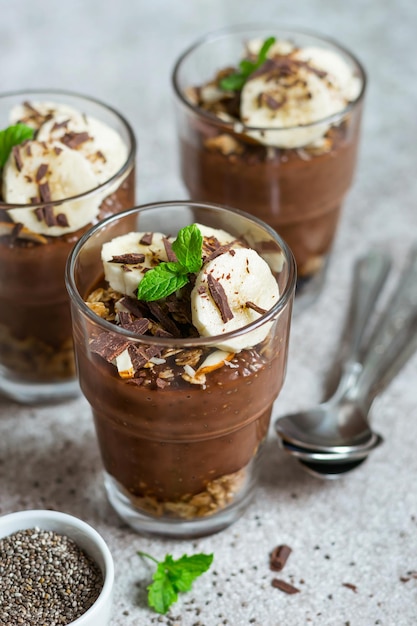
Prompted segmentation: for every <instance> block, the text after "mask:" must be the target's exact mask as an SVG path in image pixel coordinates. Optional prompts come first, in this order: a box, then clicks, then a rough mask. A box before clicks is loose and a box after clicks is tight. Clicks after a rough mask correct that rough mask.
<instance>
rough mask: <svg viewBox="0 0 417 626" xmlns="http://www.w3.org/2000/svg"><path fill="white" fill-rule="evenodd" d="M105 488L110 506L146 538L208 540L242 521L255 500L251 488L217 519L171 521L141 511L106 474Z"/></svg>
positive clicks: (237, 497)
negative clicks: (240, 518)
mask: <svg viewBox="0 0 417 626" xmlns="http://www.w3.org/2000/svg"><path fill="white" fill-rule="evenodd" d="M104 484H105V487H106V491H107V496H108V498H109V501H110V504H111V505H112V507H113V508H114V510H115V511H116V513H117V514H118V515H119V516H120V517H121V518H122V519H123V520H124V521H125V522H126V524H128V525H129V526H130V527H131V528H133V529H134V530H136V531H137V532H138V533H140V534H142V535H147V536H160V537H173V538H176V539H189V538H193V537H204V536H205V535H212V534H214V533H217V532H219V531H221V530H224V529H225V528H227V527H228V526H230V525H231V524H233V523H234V522H236V521H237V520H238V519H239V517H240V516H241V515H242V514H243V512H244V511H245V509H246V507H247V506H248V504H249V502H250V501H251V499H252V496H253V489H252V485H251V484H249V485H247V487H246V488H245V489H244V491H243V493H242V495H241V496H236V499H235V501H234V502H233V503H232V504H229V505H228V506H227V507H226V508H224V509H222V510H221V511H219V512H217V513H214V514H213V515H208V516H206V517H199V518H196V519H193V520H186V519H171V518H162V517H156V516H154V515H151V514H149V515H148V514H146V513H145V512H143V511H139V510H138V509H137V508H135V507H134V506H133V504H132V502H131V501H130V500H129V498H128V497H127V496H126V495H125V493H123V492H122V491H121V489H120V487H119V485H118V483H117V481H115V479H114V478H113V477H112V476H110V474H108V473H107V472H104Z"/></svg>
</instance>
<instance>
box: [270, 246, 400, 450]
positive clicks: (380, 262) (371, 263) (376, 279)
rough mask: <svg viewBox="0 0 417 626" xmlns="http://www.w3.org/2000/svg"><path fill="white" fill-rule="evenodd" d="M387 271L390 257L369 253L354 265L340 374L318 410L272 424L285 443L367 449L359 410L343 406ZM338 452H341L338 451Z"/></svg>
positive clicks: (368, 433)
mask: <svg viewBox="0 0 417 626" xmlns="http://www.w3.org/2000/svg"><path fill="white" fill-rule="evenodd" d="M389 268H390V260H389V258H388V257H387V256H386V255H385V254H382V253H380V252H376V251H371V252H369V253H368V254H367V255H366V256H364V257H362V258H360V259H359V260H358V262H357V263H356V264H355V271H354V278H353V285H352V295H351V306H350V315H349V318H348V322H349V323H348V338H349V341H348V343H347V346H346V347H345V362H344V366H343V373H342V376H341V379H340V382H339V386H338V388H337V389H336V391H335V393H334V394H333V396H332V397H331V398H330V399H329V400H327V401H326V402H323V403H322V404H320V405H319V406H318V407H316V408H314V409H310V410H308V411H303V412H300V413H295V414H291V415H287V416H285V417H281V418H279V419H278V420H277V421H276V422H275V429H276V432H277V434H278V436H279V438H281V439H282V440H283V441H284V442H285V443H291V444H292V445H294V446H299V447H301V448H304V449H310V450H313V451H320V450H321V451H328V450H329V448H331V449H332V451H338V449H339V448H341V447H342V448H343V449H345V448H346V446H348V447H349V448H352V447H354V448H355V449H360V448H362V447H364V446H365V447H366V446H367V445H368V444H369V442H370V440H371V438H372V436H373V433H372V431H371V429H370V428H369V425H368V423H367V421H366V416H365V415H363V413H362V412H361V411H354V412H351V404H350V403H349V404H348V405H346V403H345V400H344V398H345V396H346V393H347V391H348V390H349V389H350V388H351V387H352V386H353V385H354V384H355V382H356V381H357V379H358V376H359V375H360V373H361V371H362V365H361V363H360V362H359V359H360V352H361V347H362V340H363V335H364V331H365V328H366V326H367V323H368V321H369V317H370V314H371V312H372V310H373V308H374V306H375V303H376V301H377V298H378V296H379V294H380V292H381V289H382V286H383V284H384V281H385V280H386V277H387V275H388V272H389ZM340 451H341V450H340Z"/></svg>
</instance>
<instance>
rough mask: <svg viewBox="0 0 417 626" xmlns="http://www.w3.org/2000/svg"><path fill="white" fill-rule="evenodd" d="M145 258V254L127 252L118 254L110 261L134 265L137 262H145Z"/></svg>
mask: <svg viewBox="0 0 417 626" xmlns="http://www.w3.org/2000/svg"><path fill="white" fill-rule="evenodd" d="M144 260H145V255H144V254H137V253H134V252H131V253H127V254H116V255H114V256H113V257H112V258H111V259H110V261H109V263H127V264H128V265H134V264H135V263H143V262H144Z"/></svg>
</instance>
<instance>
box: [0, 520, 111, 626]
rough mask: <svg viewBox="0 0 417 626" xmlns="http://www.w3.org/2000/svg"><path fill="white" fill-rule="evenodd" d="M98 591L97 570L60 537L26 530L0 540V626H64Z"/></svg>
mask: <svg viewBox="0 0 417 626" xmlns="http://www.w3.org/2000/svg"><path fill="white" fill-rule="evenodd" d="M102 588H103V576H102V574H101V571H100V569H99V567H98V566H97V564H96V563H95V562H94V561H92V560H91V559H90V557H89V556H87V554H85V552H84V551H83V550H81V548H80V547H79V546H78V545H77V544H76V543H75V542H74V541H72V539H70V538H69V537H67V536H65V535H59V534H57V533H55V532H53V531H48V530H40V529H39V528H31V529H28V530H21V531H18V532H16V533H14V534H12V535H9V536H8V537H4V538H2V539H0V625H1V626H18V625H19V624H23V625H24V626H45V624H47V625H48V626H65V625H66V624H70V623H71V622H73V621H74V620H76V619H77V618H78V617H80V616H81V615H82V614H83V613H85V612H86V611H87V609H89V608H90V606H91V605H92V604H93V603H94V602H95V601H96V599H97V598H98V596H99V595H100V592H101V590H102Z"/></svg>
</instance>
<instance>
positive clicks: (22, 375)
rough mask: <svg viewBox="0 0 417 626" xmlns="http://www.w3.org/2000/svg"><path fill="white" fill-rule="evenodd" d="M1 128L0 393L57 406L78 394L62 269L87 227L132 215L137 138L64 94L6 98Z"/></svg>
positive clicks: (102, 109) (106, 110) (87, 102)
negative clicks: (122, 214) (121, 214)
mask: <svg viewBox="0 0 417 626" xmlns="http://www.w3.org/2000/svg"><path fill="white" fill-rule="evenodd" d="M0 120H1V125H2V128H3V129H4V131H2V132H1V133H0V136H1V141H0V159H1V161H0V179H1V188H0V189H1V191H0V393H3V394H4V395H6V396H8V397H10V398H13V399H15V400H17V401H20V402H35V403H36V402H47V401H56V400H61V399H65V398H68V397H71V396H73V395H75V394H76V393H79V387H78V381H77V377H76V373H75V364H74V355H73V346H72V332H71V315H70V306H69V301H68V294H67V292H66V289H65V278H64V274H65V263H66V260H67V258H68V254H69V252H70V251H71V249H72V248H73V246H74V244H75V242H76V241H78V239H79V238H80V236H81V235H82V234H83V233H84V232H85V231H86V230H87V229H88V228H89V227H90V226H91V225H92V224H95V223H97V222H98V221H99V220H101V219H103V218H105V217H106V216H108V215H111V214H113V213H117V212H119V211H121V210H123V209H126V208H129V207H132V206H134V204H135V171H134V166H135V152H136V142H135V137H134V134H133V132H132V129H131V127H130V125H129V123H128V122H127V121H126V120H125V119H124V118H123V117H122V116H121V115H120V114H119V113H118V112H117V111H115V110H114V109H112V108H111V107H109V106H107V105H105V104H103V103H101V102H99V101H97V100H94V99H92V98H88V97H85V96H82V95H78V94H73V93H69V92H61V91H42V90H41V91H30V92H16V93H9V94H3V95H1V96H0ZM10 138H11V139H10ZM6 148H8V150H7V149H6Z"/></svg>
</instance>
